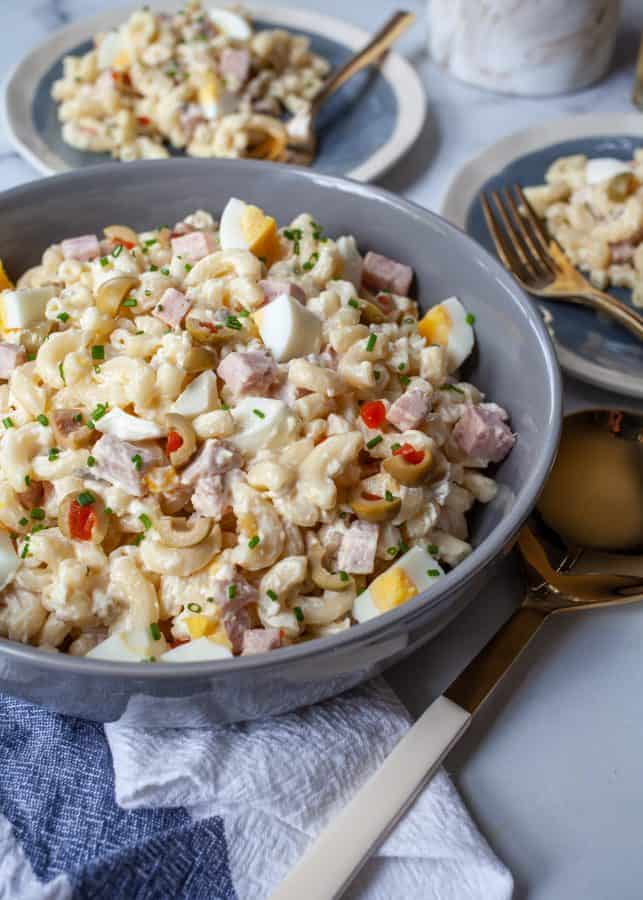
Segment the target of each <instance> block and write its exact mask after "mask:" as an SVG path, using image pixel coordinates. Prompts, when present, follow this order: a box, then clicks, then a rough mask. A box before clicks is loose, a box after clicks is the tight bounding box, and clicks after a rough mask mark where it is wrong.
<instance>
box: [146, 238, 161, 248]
mask: <svg viewBox="0 0 643 900" xmlns="http://www.w3.org/2000/svg"><path fill="white" fill-rule="evenodd" d="M144 244H145V246H146V247H152V246H154V244H158V239H157V238H150V239H149V240H148V241H144Z"/></svg>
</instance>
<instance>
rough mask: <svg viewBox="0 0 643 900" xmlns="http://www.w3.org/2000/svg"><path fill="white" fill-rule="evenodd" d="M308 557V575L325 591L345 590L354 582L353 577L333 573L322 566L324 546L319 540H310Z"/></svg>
mask: <svg viewBox="0 0 643 900" xmlns="http://www.w3.org/2000/svg"><path fill="white" fill-rule="evenodd" d="M308 559H309V560H310V577H311V578H312V580H313V581H314V582H315V584H316V585H317V587H320V588H323V590H327V591H345V590H347V589H348V588H349V587H351V586H352V585H353V583H354V581H353V578H351V577H350V576H347V575H346V574H344V577H343V578H342V576H341V575H340V574H339V573H338V572H336V573H335V574H333V573H332V572H329V571H328V569H326V568H324V562H323V560H324V548H323V547H322V545H321V544H320V543H319V541H314V542H311V543H310V545H309V547H308Z"/></svg>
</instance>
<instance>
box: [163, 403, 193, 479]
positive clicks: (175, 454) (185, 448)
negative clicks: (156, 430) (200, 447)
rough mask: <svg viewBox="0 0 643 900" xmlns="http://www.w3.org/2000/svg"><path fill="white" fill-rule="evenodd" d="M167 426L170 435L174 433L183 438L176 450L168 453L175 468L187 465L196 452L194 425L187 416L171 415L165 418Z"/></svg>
mask: <svg viewBox="0 0 643 900" xmlns="http://www.w3.org/2000/svg"><path fill="white" fill-rule="evenodd" d="M165 425H166V428H167V433H168V435H169V434H170V432H172V431H174V432H176V434H178V436H179V437H180V438H181V443H180V445H179V447H178V448H177V449H176V450H172V451H171V452H170V453H168V456H169V458H170V462H171V463H172V465H173V466H175V467H176V466H181V465H183V463H186V462H187V461H188V460H189V459H190V457H191V456H192V455H193V453H194V451H195V450H196V434H195V433H194V428H193V427H192V423H191V422H189V421H188V420H187V419H186V418H185V416H180V415H179V414H178V413H169V414H168V415H167V416H166V417H165Z"/></svg>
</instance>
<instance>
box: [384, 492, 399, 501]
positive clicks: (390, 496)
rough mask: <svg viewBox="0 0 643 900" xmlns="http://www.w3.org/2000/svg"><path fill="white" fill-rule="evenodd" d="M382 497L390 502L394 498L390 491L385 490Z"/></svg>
mask: <svg viewBox="0 0 643 900" xmlns="http://www.w3.org/2000/svg"><path fill="white" fill-rule="evenodd" d="M384 499H385V500H386V502H387V503H392V502H393V501H394V500H395V499H396V498H395V497H394V496H393V494H392V493H391V492H390V491H385V492H384Z"/></svg>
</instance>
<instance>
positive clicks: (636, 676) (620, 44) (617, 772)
mask: <svg viewBox="0 0 643 900" xmlns="http://www.w3.org/2000/svg"><path fill="white" fill-rule="evenodd" d="M279 2H280V4H282V3H283V0H279ZM117 5H120V4H119V2H118V0H116V2H114V0H20V2H17V0H5V3H4V9H3V12H4V16H3V24H4V27H3V29H2V32H0V60H1V62H0V78H3V77H4V76H5V74H6V73H7V72H8V71H9V70H10V68H11V67H12V66H13V65H14V64H15V63H16V62H17V61H18V60H19V59H20V57H21V56H22V55H23V54H24V53H25V52H26V51H27V50H28V49H30V48H31V47H33V46H35V45H36V44H37V43H39V42H40V41H41V40H42V39H43V38H44V37H45V36H46V35H47V34H48V33H49V32H51V31H52V30H54V29H56V28H59V27H61V26H63V25H65V24H67V23H68V22H70V21H72V20H73V19H75V18H77V17H79V16H81V15H89V14H91V13H93V12H96V11H98V10H100V9H104V8H105V7H107V6H117ZM248 5H249V6H251V5H252V6H261V5H262V4H260V3H254V4H253V3H248ZM263 5H267V4H263ZM283 5H287V4H285V3H284V4H283ZM290 5H295V4H290ZM296 5H297V6H299V7H304V8H305V7H308V8H310V9H317V10H322V9H323V12H325V13H326V14H328V15H336V16H339V17H348V18H350V19H351V20H352V21H354V22H355V23H356V24H359V25H362V26H364V27H366V28H369V29H371V30H373V28H374V27H375V26H377V25H378V24H379V23H380V22H381V21H383V20H384V19H385V17H386V16H387V15H388V14H389V13H390V12H391V11H392V9H393V8H394V6H395V5H396V4H393V3H390V2H385V0H356V2H355V3H353V4H351V5H350V7H347V6H346V3H345V2H342V0H325V2H324V4H323V7H322V4H320V3H319V2H314V0H302V2H299V3H297V4H296ZM406 6H407V7H408V8H411V9H415V10H416V12H417V13H418V18H419V21H420V24H419V25H418V26H417V27H415V28H414V29H413V30H412V32H411V33H409V34H408V35H407V36H406V37H405V38H404V39H403V40H402V41H401V42H400V44H401V46H400V49H401V50H403V52H405V53H406V54H407V56H408V57H409V59H410V60H411V61H412V62H413V64H414V65H415V66H416V67H417V68H418V70H419V71H420V73H421V75H422V78H423V81H424V83H425V85H426V90H427V94H428V98H429V114H428V117H427V121H426V125H425V127H424V130H423V132H422V135H421V137H420V140H419V141H418V142H417V144H416V146H415V147H414V148H413V150H412V151H411V152H410V153H409V154H408V155H407V156H406V157H405V159H404V160H403V161H402V162H401V163H400V164H398V165H397V166H396V167H395V168H394V169H392V170H391V171H390V172H389V173H388V174H387V175H386V176H385V177H384V178H382V179H381V181H380V184H381V185H382V186H384V187H386V188H388V189H390V190H393V191H395V192H398V193H400V194H403V195H405V196H407V197H409V198H410V199H412V200H414V201H415V202H417V203H421V204H422V205H424V206H428V207H430V208H433V209H438V208H439V206H440V203H441V201H442V198H443V196H444V194H445V193H446V190H447V187H448V185H449V182H450V180H451V178H452V177H453V175H454V174H455V172H456V171H457V170H458V169H459V167H460V166H461V165H462V164H463V163H464V162H465V161H466V160H467V159H469V158H470V157H471V156H473V155H475V154H476V153H478V152H479V151H480V150H481V149H483V148H484V147H487V146H488V145H490V144H491V143H493V142H495V141H496V140H497V139H499V138H501V137H504V136H505V135H507V134H510V133H511V132H513V131H516V130H518V129H521V128H524V127H526V126H529V125H533V124H536V123H540V122H543V121H547V120H552V122H554V121H555V119H556V118H557V117H560V116H564V115H569V114H580V113H587V112H598V111H609V112H618V111H624V112H625V111H632V107H631V104H630V100H629V97H630V92H631V86H632V79H633V73H634V64H635V59H636V53H637V50H638V44H639V40H640V35H641V33H642V32H643V4H642V3H641V0H624V4H623V14H622V21H621V27H620V31H619V35H618V39H617V46H616V52H615V56H614V60H613V63H612V67H611V69H610V72H609V74H608V76H607V77H606V78H605V79H604V80H603V81H602V82H601V83H600V84H598V85H596V86H595V87H591V88H589V89H586V90H583V91H580V92H578V93H574V94H570V95H566V96H562V97H553V98H542V99H541V98H538V99H521V98H516V97H511V96H504V95H497V94H490V93H486V92H483V91H480V90H477V89H476V88H473V87H469V86H467V85H465V84H461V83H458V82H456V81H454V80H452V79H450V78H448V77H446V76H445V75H444V74H443V73H442V72H440V71H439V70H438V69H437V68H436V67H435V66H433V65H432V64H431V62H430V61H429V60H428V58H427V54H426V50H425V45H426V40H425V33H424V31H423V24H422V23H423V18H424V17H423V13H424V6H425V4H424V3H419V2H411V3H407V4H406ZM347 9H348V10H349V15H348V16H346V11H347ZM552 139H553V140H555V128H554V127H552ZM37 177H38V174H37V173H36V172H35V170H34V169H33V168H32V167H31V166H30V165H29V164H28V163H26V162H24V161H23V160H22V159H20V157H19V156H18V154H17V153H15V152H14V151H13V149H12V148H11V146H10V144H9V141H8V138H7V135H6V134H5V133H3V132H0V190H4V189H6V188H9V187H13V186H14V185H17V184H20V183H21V182H25V181H29V180H31V179H34V178H37ZM618 403H619V400H618V398H617V397H615V396H613V395H612V396H610V395H608V394H605V393H604V392H601V391H598V390H596V389H590V388H588V387H586V386H583V385H581V384H579V383H576V382H572V381H570V380H567V382H566V406H567V408H568V409H570V408H574V407H576V406H579V405H590V404H596V405H608V404H614V405H618ZM628 405H631V404H628ZM642 408H643V405H642ZM521 592H522V580H521V575H520V571H519V567H518V565H517V562H516V560H515V559H514V558H513V557H512V558H510V559H509V560H508V561H507V562H506V564H505V566H504V569H503V571H502V573H501V574H500V575H499V576H498V578H497V579H496V581H495V582H494V583H493V584H492V585H491V586H490V587H489V588H488V590H487V591H486V592H485V594H484V596H483V597H481V598H478V600H477V601H476V602H474V603H472V604H471V606H470V608H469V609H468V610H467V612H466V613H465V614H464V615H463V616H461V617H460V618H459V619H458V620H457V622H455V623H453V624H452V625H451V626H450V627H449V628H448V629H447V631H446V632H445V633H443V634H442V635H441V636H440V637H439V638H438V639H437V640H436V641H434V642H433V643H432V644H430V645H428V646H427V647H426V648H424V649H423V650H420V651H419V652H418V653H416V654H415V655H414V656H413V657H411V658H410V659H409V660H407V661H405V662H404V663H402V664H401V665H400V666H398V667H396V669H394V670H393V671H392V672H391V673H390V676H389V677H390V681H391V683H392V684H393V686H394V687H395V688H396V690H397V691H398V692H399V694H400V695H401V696H402V698H403V699H404V701H405V702H406V703H407V705H408V706H409V708H410V709H411V711H412V712H413V713H415V714H419V713H420V712H421V711H422V710H423V709H424V708H425V707H426V705H427V704H428V703H429V702H430V700H431V699H432V698H433V697H434V696H436V695H437V694H438V693H439V692H440V691H441V690H442V689H443V688H444V687H445V685H446V684H447V683H448V681H449V680H450V678H451V677H453V675H455V674H456V673H457V672H458V671H459V670H460V669H461V668H462V667H463V666H464V665H466V663H467V662H468V660H469V659H470V658H471V657H472V656H473V655H474V653H476V652H477V650H478V649H479V648H480V647H481V646H482V645H483V643H484V642H485V641H486V640H487V638H488V637H489V636H490V635H491V634H492V633H493V631H494V630H495V629H497V628H498V626H499V625H500V623H501V622H502V621H503V620H504V619H505V618H506V617H507V615H508V614H509V613H510V611H511V610H512V609H513V608H514V607H515V606H516V604H517V603H518V602H519V601H520V597H521ZM642 635H643V608H641V607H637V606H632V607H629V608H624V609H621V610H614V611H608V610H605V611H600V612H593V613H592V614H589V615H578V616H574V617H573V619H572V617H568V618H567V620H566V621H562V620H561V621H552V622H551V623H549V624H548V625H547V626H546V628H545V629H544V630H543V632H542V633H541V634H540V635H539V636H538V637H537V638H536V640H535V641H534V642H533V644H532V645H530V647H529V648H528V650H527V651H526V652H525V653H524V655H523V656H522V657H521V659H520V660H519V662H518V664H517V665H516V666H515V667H514V669H513V670H512V671H511V673H510V674H509V676H508V677H507V678H506V679H505V681H504V682H503V684H502V685H501V687H500V688H499V690H498V691H497V692H496V694H494V696H493V698H492V699H491V701H490V702H489V703H488V704H487V705H486V706H485V707H484V708H483V710H482V711H481V713H480V714H479V715H478V717H477V719H476V721H475V723H474V725H473V726H472V728H471V729H470V731H469V732H468V734H467V735H466V736H465V738H464V739H463V740H462V741H461V743H460V744H459V745H458V747H457V748H456V749H455V750H454V751H453V752H452V753H451V754H450V756H449V757H448V759H447V768H448V770H449V771H450V772H451V774H452V775H453V777H454V779H455V781H456V783H457V784H458V787H459V788H460V790H461V791H462V792H463V794H464V796H465V799H466V800H467V802H468V804H469V806H470V809H471V810H472V812H473V814H474V816H475V817H476V819H477V821H478V822H479V824H480V826H481V828H482V830H483V832H484V833H485V834H486V835H487V837H488V839H489V841H490V843H491V844H492V846H493V847H494V849H495V850H496V851H497V852H498V854H499V855H500V856H501V857H502V858H503V859H504V860H505V862H506V863H507V864H508V865H509V867H510V868H511V870H512V871H513V873H514V876H515V879H516V893H515V896H516V898H517V900H523V898H527V897H528V898H529V900H567V898H569V900H576V898H580V897H583V898H584V900H612V898H618V900H638V898H640V897H641V896H642V894H643V891H642V889H641V885H642V884H643V854H642V853H641V824H640V810H641V809H642V808H643V778H642V777H641V749H642V748H643V715H641V710H640V694H641V652H640V647H641V636H642Z"/></svg>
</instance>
